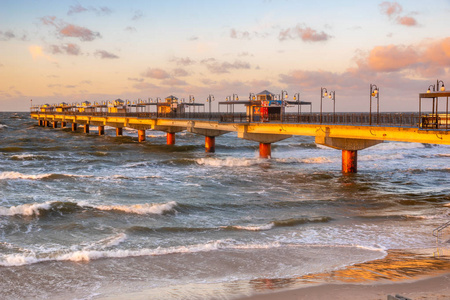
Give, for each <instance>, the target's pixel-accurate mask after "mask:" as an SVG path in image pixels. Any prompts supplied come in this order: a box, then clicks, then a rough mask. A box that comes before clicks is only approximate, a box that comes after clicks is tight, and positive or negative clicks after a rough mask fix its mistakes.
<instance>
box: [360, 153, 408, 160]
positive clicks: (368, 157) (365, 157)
mask: <svg viewBox="0 0 450 300" xmlns="http://www.w3.org/2000/svg"><path fill="white" fill-rule="evenodd" d="M404 158H405V157H404V156H403V155H402V154H400V153H392V154H387V155H380V154H372V155H370V154H369V155H361V156H360V157H358V160H360V161H374V160H380V161H383V160H391V159H397V160H398V159H404Z"/></svg>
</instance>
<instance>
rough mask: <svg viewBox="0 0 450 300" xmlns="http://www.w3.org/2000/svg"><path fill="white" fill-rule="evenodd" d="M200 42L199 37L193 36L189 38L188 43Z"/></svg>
mask: <svg viewBox="0 0 450 300" xmlns="http://www.w3.org/2000/svg"><path fill="white" fill-rule="evenodd" d="M196 40H198V36H191V37H190V38H188V41H196Z"/></svg>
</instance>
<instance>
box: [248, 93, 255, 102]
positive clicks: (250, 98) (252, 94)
mask: <svg viewBox="0 0 450 300" xmlns="http://www.w3.org/2000/svg"><path fill="white" fill-rule="evenodd" d="M248 100H250V101H255V100H256V96H255V94H254V93H250V95H249V96H248Z"/></svg>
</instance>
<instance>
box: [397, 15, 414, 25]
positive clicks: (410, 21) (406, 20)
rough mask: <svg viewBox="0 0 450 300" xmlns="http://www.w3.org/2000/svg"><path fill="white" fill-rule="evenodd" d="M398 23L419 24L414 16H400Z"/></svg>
mask: <svg viewBox="0 0 450 300" xmlns="http://www.w3.org/2000/svg"><path fill="white" fill-rule="evenodd" d="M397 23H398V24H401V25H405V26H417V21H416V19H414V18H412V17H400V18H398V19H397Z"/></svg>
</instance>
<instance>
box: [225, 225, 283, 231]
mask: <svg viewBox="0 0 450 300" xmlns="http://www.w3.org/2000/svg"><path fill="white" fill-rule="evenodd" d="M274 226H275V224H274V223H269V224H264V225H248V226H240V225H236V226H223V227H222V228H234V229H238V230H248V231H263V230H270V229H272V228H273V227H274Z"/></svg>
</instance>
